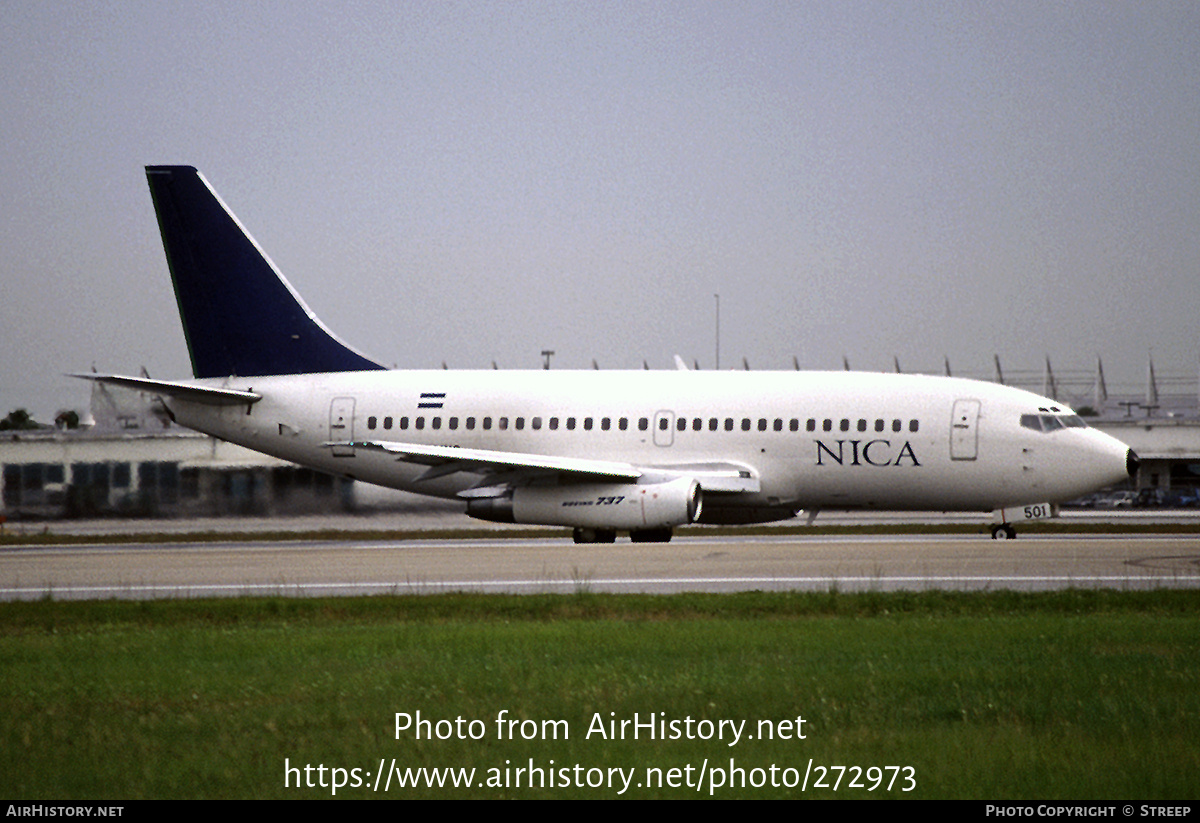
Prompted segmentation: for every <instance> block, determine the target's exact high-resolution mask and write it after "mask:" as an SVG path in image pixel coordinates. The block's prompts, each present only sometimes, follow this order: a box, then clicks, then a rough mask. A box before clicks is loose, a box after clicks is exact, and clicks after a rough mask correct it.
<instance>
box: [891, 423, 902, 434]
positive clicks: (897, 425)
mask: <svg viewBox="0 0 1200 823" xmlns="http://www.w3.org/2000/svg"><path fill="white" fill-rule="evenodd" d="M900 428H901V426H900V421H899V420H893V421H892V431H894V432H898V431H900Z"/></svg>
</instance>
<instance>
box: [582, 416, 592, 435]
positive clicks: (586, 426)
mask: <svg viewBox="0 0 1200 823" xmlns="http://www.w3.org/2000/svg"><path fill="white" fill-rule="evenodd" d="M583 430H584V431H589V432H590V431H591V430H592V418H590V417H585V418H583Z"/></svg>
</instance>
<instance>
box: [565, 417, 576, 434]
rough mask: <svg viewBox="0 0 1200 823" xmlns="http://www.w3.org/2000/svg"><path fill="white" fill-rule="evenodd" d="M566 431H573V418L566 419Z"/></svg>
mask: <svg viewBox="0 0 1200 823" xmlns="http://www.w3.org/2000/svg"><path fill="white" fill-rule="evenodd" d="M567 431H569V432H573V431H575V418H574V417H568V418H567Z"/></svg>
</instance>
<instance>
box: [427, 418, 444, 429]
mask: <svg viewBox="0 0 1200 823" xmlns="http://www.w3.org/2000/svg"><path fill="white" fill-rule="evenodd" d="M429 425H430V427H431V428H434V429H440V428H441V427H442V418H440V417H434V418H432V419H430V421H429Z"/></svg>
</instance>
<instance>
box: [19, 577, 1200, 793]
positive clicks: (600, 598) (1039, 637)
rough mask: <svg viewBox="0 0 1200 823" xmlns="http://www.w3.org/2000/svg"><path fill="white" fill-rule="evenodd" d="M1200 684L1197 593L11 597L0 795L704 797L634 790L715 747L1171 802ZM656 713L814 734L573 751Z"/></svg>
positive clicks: (1003, 789) (1199, 707) (1182, 788)
mask: <svg viewBox="0 0 1200 823" xmlns="http://www.w3.org/2000/svg"><path fill="white" fill-rule="evenodd" d="M1198 681H1200V593H1198V592H1191V591H1160V592H1148V593H1137V592H1127V593H1121V592H1106V591H1067V592H1060V593H1049V594H1018V593H1010V592H996V593H990V594H955V593H938V592H929V593H922V594H911V593H910V594H904V593H899V594H885V593H866V594H837V593H832V594H824V593H822V594H799V593H797V594H787V593H746V594H736V595H701V594H690V595H677V596H642V595H634V596H617V595H600V594H591V593H580V594H576V595H563V596H555V595H540V596H531V597H514V596H488V595H445V596H440V595H439V596H428V597H420V598H390V597H379V598H347V599H311V600H299V599H296V600H288V599H282V598H271V599H247V600H236V601H216V600H213V601H168V602H164V601H155V602H117V601H109V602H94V603H55V602H49V601H43V602H37V603H7V604H0V713H2V714H0V716H2V717H3V718H4V722H3V723H2V724H0V795H3V796H7V797H10V798H23V799H25V798H45V799H49V798H53V799H56V800H66V799H100V798H113V799H130V798H138V797H189V798H190V797H295V798H302V797H329V796H330V795H331V790H330V789H329V788H325V789H321V788H314V789H308V788H290V789H288V788H285V787H284V777H285V775H284V761H285V758H286V759H287V760H288V762H289V764H290V765H292V766H301V767H302V766H303V765H304V764H306V763H307V764H311V765H313V766H314V767H315V766H317V765H319V764H324V765H325V766H326V767H327V768H328V767H334V766H337V767H342V768H346V769H352V768H358V769H361V770H362V772H360V776H361V775H362V774H364V773H365V772H367V771H370V772H371V773H372V775H373V774H374V772H375V771H376V770H377V769H378V765H379V762H380V759H381V758H384V759H385V760H386V761H388V762H390V761H391V760H392V759H393V758H394V759H395V761H396V763H397V765H398V766H400V767H402V768H403V767H414V768H415V767H422V766H424V767H438V768H440V767H466V768H472V767H473V768H475V769H477V774H476V780H477V781H478V782H483V781H484V780H485V778H486V777H487V776H488V774H487V770H488V769H500V770H501V771H500V773H499V775H500V777H501V780H500V782H501V785H499V786H492V787H487V786H483V787H476V788H472V789H469V790H466V789H453V788H449V787H445V788H433V789H428V788H423V789H419V790H416V789H405V790H403V791H402V790H399V789H397V788H395V787H393V788H392V791H391V792H390V794H389V795H388V796H391V797H414V796H424V797H615V796H617V790H615V789H610V788H607V787H604V788H595V789H589V788H558V787H556V788H539V787H535V788H528V787H527V786H525V785H524V784H523V785H522V786H521V787H520V788H514V787H512V786H511V781H512V779H513V772H512V770H513V769H515V768H516V767H518V766H526V765H528V763H529V761H530V759H532V760H533V761H534V765H536V766H540V767H541V768H543V769H551V768H556V769H557V768H561V767H564V766H566V767H571V766H574V765H575V764H577V763H578V764H581V765H582V766H584V767H585V768H598V769H608V768H610V767H611V768H622V769H626V770H628V769H631V768H632V769H636V770H637V778H636V779H635V782H634V786H633V788H631V789H630V790H629V791H628V792H626V793H625V795H624V796H639V797H644V796H658V797H694V796H697V794H696V792H695V790H694V788H687V787H683V786H681V787H679V788H670V787H665V788H661V789H660V788H648V787H642V788H638V787H637V781H639V780H643V779H644V777H645V770H646V769H647V767H660V768H661V769H662V770H663V773H664V774H665V773H666V771H667V770H668V769H671V768H678V769H681V770H682V769H683V768H685V767H687V766H688V765H689V764H690V765H691V766H692V767H694V768H695V769H698V768H699V767H700V766H701V764H702V763H703V762H704V761H705V760H706V759H707V761H708V764H709V765H710V766H712V765H720V766H722V767H723V768H726V769H728V767H729V762H730V758H733V760H734V761H735V764H736V766H738V767H741V768H743V769H745V770H746V773H747V775H748V779H753V778H754V775H755V774H759V773H755V772H753V770H754V769H756V768H757V769H769V768H770V767H771V766H772V765H775V766H777V767H780V768H783V767H792V768H795V769H798V770H799V771H798V772H797V773H796V774H797V775H799V776H802V775H803V774H804V772H805V769H806V767H807V764H808V762H809V759H810V758H811V759H812V761H813V763H814V764H817V765H828V766H855V765H857V766H861V767H863V768H864V769H865V768H866V767H870V766H912V767H913V769H914V771H915V778H916V788H915V790H914V791H911V792H908V793H903V792H900V791H898V788H899V784H900V782H901V781H897V785H896V786H895V787H893V790H892V791H891V792H890V793H889V792H887V791H883V790H877V791H875V792H868V791H867V790H866V789H859V788H848V787H845V786H842V787H839V789H838V791H837V792H836V793H834V792H833V791H832V790H828V789H814V788H813V787H811V786H810V787H809V789H808V791H807V792H805V794H804V796H813V797H820V796H846V797H870V796H887V797H906V796H907V797H922V798H932V797H953V798H1008V799H1022V798H1065V799H1070V798H1075V799H1079V798H1088V799H1106V798H1111V799H1129V800H1132V799H1151V798H1174V799H1180V798H1184V799H1186V798H1193V797H1195V796H1196V795H1197V794H1198V789H1197V787H1198V786H1200V784H1198V783H1197V781H1196V775H1197V774H1198V773H1200V682H1198ZM501 710H507V711H508V713H509V714H508V717H511V718H516V719H524V720H533V721H543V720H564V721H566V727H567V729H568V730H569V738H568V739H559V740H544V739H537V740H528V741H526V740H516V741H510V740H500V739H498V736H497V733H496V724H495V720H496V717H497V714H498V713H499V712H500V711H501ZM418 711H419V712H420V713H421V716H422V717H423V718H425V719H430V720H434V721H436V720H438V719H446V720H454V719H455V718H457V717H462V718H464V720H468V721H469V720H472V719H477V720H480V721H482V723H483V726H482V728H483V729H485V732H486V733H485V734H484V736H483V739H480V740H459V739H453V738H452V739H448V740H438V739H432V740H428V739H422V740H417V739H415V738H414V736H413V734H412V733H411V732H407V731H406V732H403V733H402V734H401V736H400V738H399V739H397V737H396V732H395V720H394V716H395V713H397V712H403V713H409V714H415V713H416V712H418ZM659 712H664V713H665V719H668V720H670V719H679V720H683V719H684V718H687V717H691V718H693V719H694V720H701V719H704V720H711V721H719V720H722V719H725V720H733V721H742V720H745V721H746V730H747V731H750V732H753V731H754V728H755V726H756V724H757V723H758V721H759V720H768V721H773V722H779V721H783V720H788V719H791V720H795V718H796V717H797V716H802V717H804V719H805V724H804V726H803V730H804V732H805V733H806V735H807V737H806V739H804V740H795V739H789V740H775V741H768V740H757V739H756V740H745V739H743V740H742V741H741V742H739V743H738V744H737V745H735V746H732V747H731V746H728V745H727V743H728V740H725V741H717V740H710V741H703V740H690V741H689V740H648V739H646V737H645V736H644V735H643V736H642V738H641V739H639V740H632V739H626V740H604V739H599V738H598V737H597V736H595V735H593V736H592V739H590V740H589V739H585V733H586V732H587V731H588V728H589V725H590V724H591V723H592V722H593V719H594V718H595V717H596V716H597V715H598V716H599V718H600V719H601V720H604V721H607V720H609V719H613V718H615V719H617V720H620V719H632V718H633V716H634V713H638V714H639V715H640V717H641V718H642V719H643V720H644V719H645V718H646V716H647V715H655V716H657V715H658V713H659ZM610 713H611V714H610ZM479 728H480V727H479V726H476V730H478V729H479ZM551 760H553V761H554V764H553V766H551V764H550V761H551ZM506 761H508V763H507V768H508V769H509V772H508V781H509V784H510V785H507V786H506V785H504V780H503V778H504V776H505V773H504V771H503V770H504V769H505V768H506ZM593 774H595V773H593ZM693 774H694V772H693ZM761 774H763V775H768V777H769V773H767V772H762V773H761ZM889 774H890V773H889ZM680 775H681V777H682V776H684V773H683V772H682V771H681V772H680ZM312 776H313V778H314V780H316V779H318V777H319V775H318V774H317V773H316V772H314V773H313V774H312ZM328 779H329V773H328V772H327V773H326V782H328ZM848 779H849V778H846V779H845V780H848ZM293 780H294V779H293ZM372 780H373V777H372ZM832 780H833V778H832V777H831V778H830V782H831V783H832ZM885 780H886V777H885ZM844 782H845V781H844ZM706 795H707V786H706V787H705V788H704V791H702V792H701V793H700V795H699V796H706ZM378 796H382V795H376V794H374V793H372V792H371V791H370V790H369V789H368V788H366V787H357V788H350V787H347V788H343V789H342V790H340V791H339V792H338V797H378ZM715 796H718V797H738V796H741V797H754V798H758V797H785V796H801V793H800V791H799V789H798V788H793V789H788V788H786V787H777V788H772V787H771V786H770V785H769V783H768V785H767V786H765V787H762V788H754V787H749V788H745V789H741V788H734V789H730V788H727V787H726V788H720V789H717V790H716V792H715Z"/></svg>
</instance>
